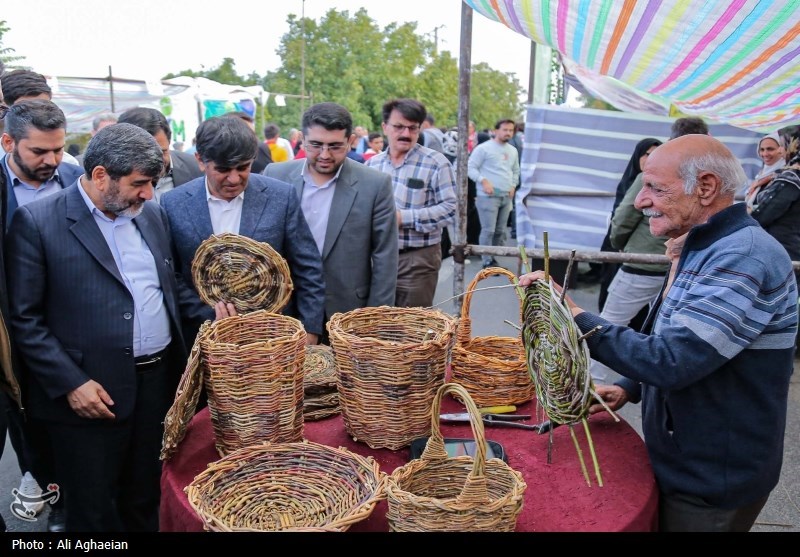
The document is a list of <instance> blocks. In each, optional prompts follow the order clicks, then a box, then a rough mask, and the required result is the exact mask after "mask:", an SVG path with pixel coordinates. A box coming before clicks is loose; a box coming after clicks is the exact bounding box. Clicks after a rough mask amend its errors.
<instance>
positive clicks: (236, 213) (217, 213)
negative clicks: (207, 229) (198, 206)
mask: <svg viewBox="0 0 800 557" xmlns="http://www.w3.org/2000/svg"><path fill="white" fill-rule="evenodd" d="M206 199H207V200H208V214H209V215H210V216H211V228H212V229H213V230H214V234H222V233H223V232H230V233H232V234H238V233H239V225H240V224H241V222H242V205H243V204H244V192H242V193H240V194H239V195H237V196H236V197H234V198H233V199H231V200H230V201H226V200H224V199H220V198H219V197H214V196H213V195H211V188H209V187H208V178H206Z"/></svg>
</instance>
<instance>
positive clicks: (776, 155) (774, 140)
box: [744, 132, 786, 211]
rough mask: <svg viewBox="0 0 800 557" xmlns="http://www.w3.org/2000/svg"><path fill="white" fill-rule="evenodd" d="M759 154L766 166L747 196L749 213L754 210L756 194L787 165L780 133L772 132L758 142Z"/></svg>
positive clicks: (754, 180) (763, 166)
mask: <svg viewBox="0 0 800 557" xmlns="http://www.w3.org/2000/svg"><path fill="white" fill-rule="evenodd" d="M757 152H758V156H759V158H760V159H761V160H762V161H763V163H764V164H763V165H762V166H761V170H760V171H759V172H758V174H756V177H755V178H754V179H753V183H752V184H751V185H750V187H749V188H748V190H747V193H746V194H745V198H744V200H745V203H747V209H748V210H749V211H752V210H753V203H754V202H755V198H756V194H757V193H758V191H759V190H760V189H761V187H762V186H764V185H765V184H767V183H769V181H770V180H771V179H772V176H773V175H774V174H775V171H776V170H778V169H780V168H783V165H784V164H786V160H785V159H784V157H785V153H784V151H783V145H781V138H780V136H779V135H778V132H772V133H770V134H767V135H765V136H764V137H762V138H761V140H760V141H759V142H758V147H757Z"/></svg>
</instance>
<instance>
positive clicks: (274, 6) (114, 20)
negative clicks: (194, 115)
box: [0, 0, 530, 89]
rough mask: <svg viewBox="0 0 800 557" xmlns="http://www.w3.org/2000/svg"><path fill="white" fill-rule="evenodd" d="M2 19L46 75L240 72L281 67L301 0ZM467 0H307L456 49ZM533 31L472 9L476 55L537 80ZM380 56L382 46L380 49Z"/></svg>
mask: <svg viewBox="0 0 800 557" xmlns="http://www.w3.org/2000/svg"><path fill="white" fill-rule="evenodd" d="M2 4H3V6H2V9H0V20H6V22H7V26H8V27H9V28H10V31H9V32H8V33H6V35H5V37H4V45H5V46H7V47H12V48H14V49H16V54H17V55H20V56H24V57H25V64H26V65H28V66H30V67H31V68H33V69H34V70H35V71H38V72H40V73H43V74H46V75H55V76H71V77H102V76H105V75H107V73H108V66H109V65H111V66H112V69H113V72H114V75H115V76H116V77H122V78H130V79H148V80H149V79H154V78H160V77H161V76H163V75H164V74H166V73H169V72H177V71H180V70H183V69H187V68H189V69H193V70H200V69H203V67H205V68H212V67H215V66H217V65H219V63H220V62H221V61H222V59H223V58H225V57H230V58H233V59H234V60H235V62H236V69H237V71H238V73H239V74H243V75H245V74H247V73H249V72H251V71H256V72H258V73H259V74H260V75H264V74H265V73H266V71H267V70H275V69H277V68H278V67H279V66H280V60H279V59H278V56H277V55H276V54H275V51H276V49H277V47H278V44H279V41H280V37H281V36H282V35H283V34H284V33H285V32H286V31H287V25H286V17H287V15H288V14H290V13H294V14H296V15H297V16H298V17H299V16H300V13H301V10H302V7H303V2H302V0H277V1H276V0H270V1H269V2H266V1H264V0H260V1H259V0H236V1H235V2H230V3H228V2H221V1H219V0H73V1H69V2H68V1H65V0H34V1H32V2H23V1H20V0H2ZM461 5H462V2H461V0H401V1H395V0H372V1H364V0H306V1H305V15H306V17H309V18H313V19H315V20H317V21H319V20H320V19H321V17H322V16H323V15H324V14H325V12H327V11H328V10H329V9H331V8H336V9H337V10H340V11H341V10H348V11H350V12H351V13H355V12H356V11H357V10H358V9H359V8H361V7H366V8H367V12H368V13H369V15H370V17H371V18H372V19H373V20H375V21H377V23H378V25H379V26H380V27H381V28H383V27H385V26H386V25H387V24H389V23H391V22H398V23H403V22H406V21H416V22H417V23H418V25H417V30H418V32H420V33H431V40H432V39H433V34H432V33H433V31H434V29H435V28H436V27H438V26H443V27H441V28H439V29H438V38H439V48H440V50H449V51H450V52H451V53H452V54H453V55H454V56H455V57H456V58H457V57H458V53H459V41H460V35H461ZM529 54H530V41H529V40H528V39H526V38H525V37H523V36H522V35H519V34H517V33H515V32H514V31H512V30H511V29H508V28H507V27H505V26H504V25H502V24H500V23H496V22H494V21H491V20H489V19H487V18H485V17H484V16H482V15H480V14H478V13H474V14H473V36H472V63H473V64H476V63H478V62H487V63H488V64H489V65H490V66H491V67H493V68H494V69H497V70H500V71H504V72H514V73H516V75H517V78H518V79H519V81H520V84H521V85H522V87H523V88H524V89H527V84H528V67H529V59H530V56H529ZM375 56H380V53H379V52H377V51H376V52H375Z"/></svg>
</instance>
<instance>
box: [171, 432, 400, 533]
mask: <svg viewBox="0 0 800 557" xmlns="http://www.w3.org/2000/svg"><path fill="white" fill-rule="evenodd" d="M385 482H386V475H385V474H384V473H383V472H381V471H380V468H379V466H378V464H377V463H376V462H375V460H374V459H373V458H372V457H362V456H360V455H357V454H355V453H353V452H351V451H348V450H347V449H345V448H343V447H340V448H338V449H335V448H333V447H328V446H325V445H320V444H318V443H313V442H311V441H303V442H299V443H264V444H261V445H254V446H251V447H244V448H242V449H239V450H238V451H235V452H233V453H231V454H229V455H228V456H226V457H224V458H222V459H220V460H218V461H216V462H213V463H211V464H209V465H208V468H206V470H205V471H203V472H201V473H200V474H198V475H197V476H196V477H195V479H194V480H193V481H192V483H191V484H189V486H188V487H186V489H185V491H186V493H187V496H188V498H189V504H190V505H191V506H192V508H193V509H194V510H195V511H196V512H197V514H198V515H199V516H200V518H201V519H202V520H203V523H204V526H205V528H206V530H212V531H217V532H265V531H278V530H282V531H287V530H293V531H339V532H342V531H345V530H347V529H348V528H349V527H350V526H351V525H352V524H354V523H356V522H359V521H361V520H364V519H365V518H367V517H369V515H370V514H371V513H372V511H373V509H374V508H375V505H376V504H377V502H378V501H380V500H382V499H384V498H385Z"/></svg>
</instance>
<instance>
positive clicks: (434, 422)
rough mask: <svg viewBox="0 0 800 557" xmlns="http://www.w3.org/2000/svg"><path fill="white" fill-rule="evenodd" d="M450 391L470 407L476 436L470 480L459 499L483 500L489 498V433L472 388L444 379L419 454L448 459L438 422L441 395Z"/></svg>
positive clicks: (431, 458) (470, 417)
mask: <svg viewBox="0 0 800 557" xmlns="http://www.w3.org/2000/svg"><path fill="white" fill-rule="evenodd" d="M447 393H455V394H456V395H457V396H458V397H459V398H460V399H461V400H462V401H463V402H464V405H465V406H466V407H467V412H468V413H469V425H470V427H471V428H472V436H473V437H474V438H475V457H474V458H473V459H472V461H473V462H472V471H471V472H470V473H469V475H468V476H467V481H466V483H465V484H464V488H463V489H462V490H461V494H460V495H459V496H458V497H456V501H459V502H461V501H464V502H470V503H475V502H480V501H488V500H489V491H488V489H487V488H486V435H485V433H484V431H483V417H482V416H481V413H480V410H478V407H477V405H476V404H475V402H474V401H473V400H472V397H471V396H470V395H469V392H467V390H466V389H465V388H464V387H462V386H461V385H459V384H458V383H445V384H444V385H442V386H441V387H439V390H437V391H436V396H435V397H434V399H433V413H432V415H431V436H430V437H429V438H428V442H427V443H426V444H425V450H424V451H423V452H422V456H421V457H420V458H421V459H422V460H430V461H435V460H445V459H447V451H446V450H445V448H444V438H443V437H442V430H441V427H440V426H439V414H440V413H441V408H442V398H444V395H446V394H447Z"/></svg>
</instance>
